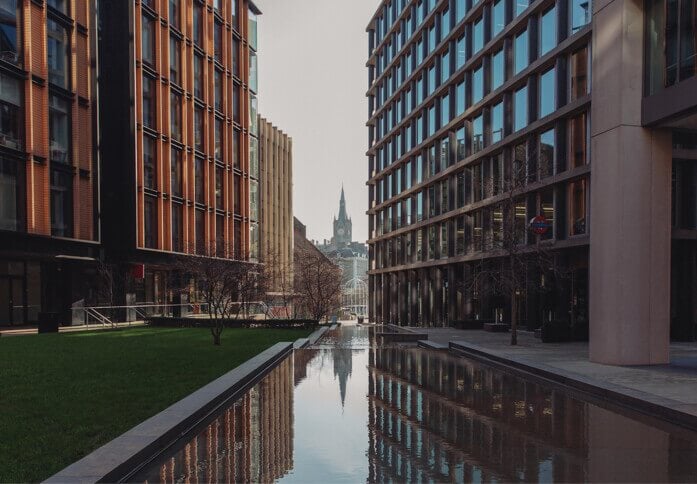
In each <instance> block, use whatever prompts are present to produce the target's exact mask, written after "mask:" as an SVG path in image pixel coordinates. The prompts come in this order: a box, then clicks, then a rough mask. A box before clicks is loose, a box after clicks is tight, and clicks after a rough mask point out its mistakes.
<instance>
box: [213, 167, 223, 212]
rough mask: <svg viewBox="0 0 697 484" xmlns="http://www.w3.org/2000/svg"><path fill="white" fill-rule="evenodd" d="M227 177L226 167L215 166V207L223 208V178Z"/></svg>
mask: <svg viewBox="0 0 697 484" xmlns="http://www.w3.org/2000/svg"><path fill="white" fill-rule="evenodd" d="M224 177H225V168H223V167H221V166H218V165H216V166H215V208H216V209H218V210H222V209H223V178H224Z"/></svg>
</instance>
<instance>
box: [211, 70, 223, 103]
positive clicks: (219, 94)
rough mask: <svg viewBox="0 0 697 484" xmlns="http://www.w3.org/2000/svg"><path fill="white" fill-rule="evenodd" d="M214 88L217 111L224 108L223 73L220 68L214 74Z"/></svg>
mask: <svg viewBox="0 0 697 484" xmlns="http://www.w3.org/2000/svg"><path fill="white" fill-rule="evenodd" d="M213 89H214V90H215V109H216V111H222V110H223V73H222V72H220V71H219V70H218V69H216V70H215V74H214V75H213Z"/></svg>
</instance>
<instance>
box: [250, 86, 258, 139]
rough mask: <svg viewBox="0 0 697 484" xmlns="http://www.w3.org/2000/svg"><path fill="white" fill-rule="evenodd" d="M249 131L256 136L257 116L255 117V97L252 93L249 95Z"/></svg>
mask: <svg viewBox="0 0 697 484" xmlns="http://www.w3.org/2000/svg"><path fill="white" fill-rule="evenodd" d="M249 133H250V134H252V135H254V136H257V135H258V134H259V118H258V117H257V98H256V96H254V95H253V94H250V95H249Z"/></svg>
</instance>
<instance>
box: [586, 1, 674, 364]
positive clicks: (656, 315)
mask: <svg viewBox="0 0 697 484" xmlns="http://www.w3.org/2000/svg"><path fill="white" fill-rule="evenodd" d="M643 37H644V15H643V1H641V0H609V1H601V2H597V3H594V5H593V49H592V52H593V68H592V76H593V79H592V92H593V99H592V108H591V109H592V113H591V153H592V157H593V162H592V165H593V172H592V186H591V187H590V188H591V193H592V197H591V203H590V205H591V206H590V359H591V361H595V362H598V363H608V364H620V365H640V364H661V363H667V362H668V360H669V355H668V353H669V334H670V234H671V227H670V218H671V200H670V198H671V157H672V141H671V134H670V132H669V131H668V132H665V131H661V130H652V129H647V128H643V127H642V125H641V100H642V94H643V93H642V79H643V77H644V70H643V62H642V59H643V58H644V42H643Z"/></svg>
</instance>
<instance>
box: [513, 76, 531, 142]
mask: <svg viewBox="0 0 697 484" xmlns="http://www.w3.org/2000/svg"><path fill="white" fill-rule="evenodd" d="M514 103H515V122H514V131H518V130H520V129H523V128H524V127H526V126H527V125H528V88H527V87H523V88H521V89H518V90H517V91H516V92H515V96H514Z"/></svg>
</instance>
